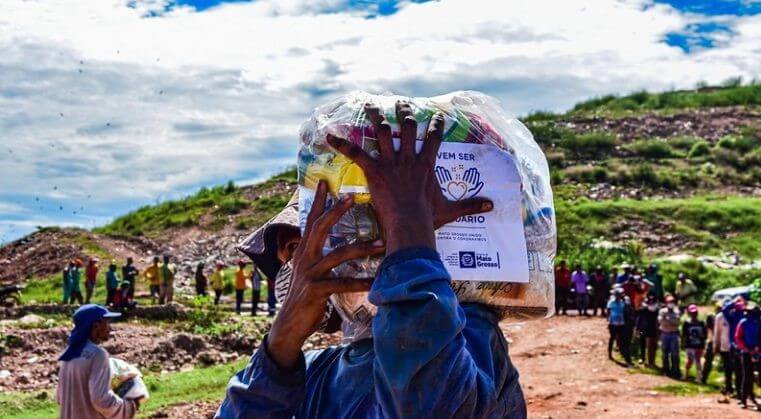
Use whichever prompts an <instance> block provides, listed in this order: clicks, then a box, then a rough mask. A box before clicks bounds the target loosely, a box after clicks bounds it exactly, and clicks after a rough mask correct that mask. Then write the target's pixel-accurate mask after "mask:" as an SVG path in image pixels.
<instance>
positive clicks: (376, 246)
mask: <svg viewBox="0 0 761 419" xmlns="http://www.w3.org/2000/svg"><path fill="white" fill-rule="evenodd" d="M385 251H386V245H385V244H384V243H383V241H382V240H375V241H367V242H362V243H354V244H350V245H347V246H343V247H339V248H338V249H335V250H333V251H332V252H330V253H328V254H327V255H325V257H324V258H322V260H320V262H318V263H317V265H316V266H315V269H317V272H320V273H322V274H326V273H328V272H329V271H330V270H331V269H333V268H335V267H336V266H338V265H340V264H342V263H344V262H347V261H350V260H352V259H359V258H363V257H367V256H373V255H379V254H382V253H383V252H385Z"/></svg>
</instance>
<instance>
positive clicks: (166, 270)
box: [159, 255, 177, 304]
mask: <svg viewBox="0 0 761 419" xmlns="http://www.w3.org/2000/svg"><path fill="white" fill-rule="evenodd" d="M176 270H177V269H176V268H175V266H174V263H171V256H169V255H164V263H162V264H161V266H160V267H159V277H160V278H161V283H160V284H159V304H169V303H171V302H172V300H173V299H174V275H175V273H176Z"/></svg>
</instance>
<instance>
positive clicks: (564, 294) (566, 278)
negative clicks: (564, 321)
mask: <svg viewBox="0 0 761 419" xmlns="http://www.w3.org/2000/svg"><path fill="white" fill-rule="evenodd" d="M570 287H571V270H570V269H568V267H567V266H566V261H564V260H561V261H560V264H559V265H558V266H557V267H556V268H555V313H557V314H560V311H561V310H562V311H563V314H566V304H567V301H568V294H569V290H570Z"/></svg>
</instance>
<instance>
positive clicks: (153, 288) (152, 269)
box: [143, 256, 159, 304]
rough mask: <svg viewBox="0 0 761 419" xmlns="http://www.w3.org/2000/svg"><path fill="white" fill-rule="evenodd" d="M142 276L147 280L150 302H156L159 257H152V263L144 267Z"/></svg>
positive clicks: (157, 295)
mask: <svg viewBox="0 0 761 419" xmlns="http://www.w3.org/2000/svg"><path fill="white" fill-rule="evenodd" d="M143 276H144V277H145V279H147V280H148V287H149V288H150V292H151V304H156V299H157V298H158V297H159V257H158V256H154V257H153V264H152V265H151V266H149V267H147V268H146V269H145V272H143Z"/></svg>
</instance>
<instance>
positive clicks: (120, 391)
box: [109, 358, 150, 401]
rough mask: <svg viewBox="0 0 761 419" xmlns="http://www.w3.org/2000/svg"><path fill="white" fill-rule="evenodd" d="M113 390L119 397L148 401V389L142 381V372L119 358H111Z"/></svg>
mask: <svg viewBox="0 0 761 419" xmlns="http://www.w3.org/2000/svg"><path fill="white" fill-rule="evenodd" d="M109 366H110V368H111V388H112V389H113V390H114V393H116V394H117V395H118V396H119V397H121V398H123V399H128V400H134V399H139V398H143V400H144V401H145V400H148V398H149V397H150V396H149V395H148V387H146V386H145V383H144V382H143V379H142V376H143V375H142V374H141V373H140V370H138V369H137V367H135V366H134V365H132V364H128V363H127V362H125V361H124V360H121V359H119V358H110V359H109Z"/></svg>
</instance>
